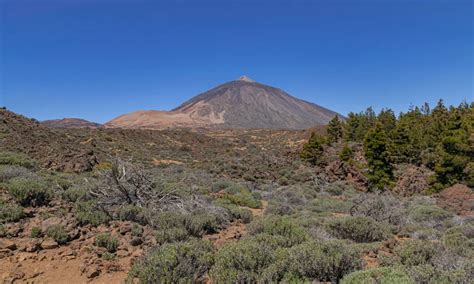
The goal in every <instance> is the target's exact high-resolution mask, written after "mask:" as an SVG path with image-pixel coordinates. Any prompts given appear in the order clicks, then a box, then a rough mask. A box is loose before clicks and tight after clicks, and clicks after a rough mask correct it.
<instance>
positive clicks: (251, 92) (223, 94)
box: [105, 76, 342, 129]
mask: <svg viewBox="0 0 474 284" xmlns="http://www.w3.org/2000/svg"><path fill="white" fill-rule="evenodd" d="M336 115H338V114H337V113H336V112H334V111H331V110H328V109H326V108H323V107H321V106H318V105H316V104H313V103H310V102H306V101H303V100H300V99H297V98H295V97H292V96H290V95H289V94H287V93H285V92H284V91H282V90H280V89H278V88H274V87H270V86H267V85H264V84H260V83H257V82H255V81H253V80H251V79H249V78H248V77H245V76H243V77H241V78H240V79H239V80H236V81H231V82H227V83H224V84H222V85H219V86H217V87H215V88H213V89H211V90H209V91H207V92H204V93H202V94H200V95H198V96H196V97H194V98H192V99H191V100H189V101H187V102H185V103H183V104H182V105H181V106H179V107H178V108H176V109H174V110H172V111H157V110H140V111H136V112H133V113H129V114H124V115H121V116H119V117H117V118H115V119H112V120H111V121H109V122H107V123H106V124H105V126H106V127H110V128H115V127H117V128H146V129H164V128H167V127H211V128H216V127H218V128H246V129H255V128H269V129H306V128H309V127H313V126H316V125H325V124H327V123H328V122H329V121H330V120H331V119H332V118H333V117H334V116H336ZM339 116H340V115H339ZM340 117H342V116H340Z"/></svg>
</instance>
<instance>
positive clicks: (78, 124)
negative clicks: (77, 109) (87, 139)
mask: <svg viewBox="0 0 474 284" xmlns="http://www.w3.org/2000/svg"><path fill="white" fill-rule="evenodd" d="M41 124H42V125H44V126H46V127H49V128H99V127H102V125H101V124H99V123H95V122H90V121H87V120H85V119H80V118H63V119H51V120H45V121H42V122H41Z"/></svg>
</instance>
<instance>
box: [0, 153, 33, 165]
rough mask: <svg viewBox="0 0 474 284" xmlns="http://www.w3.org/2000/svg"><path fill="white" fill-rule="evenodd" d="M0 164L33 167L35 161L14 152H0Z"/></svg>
mask: <svg viewBox="0 0 474 284" xmlns="http://www.w3.org/2000/svg"><path fill="white" fill-rule="evenodd" d="M0 165H14V166H21V167H24V168H33V167H34V166H35V163H34V161H33V160H31V159H30V158H29V157H28V156H27V155H25V154H22V153H14V152H0Z"/></svg>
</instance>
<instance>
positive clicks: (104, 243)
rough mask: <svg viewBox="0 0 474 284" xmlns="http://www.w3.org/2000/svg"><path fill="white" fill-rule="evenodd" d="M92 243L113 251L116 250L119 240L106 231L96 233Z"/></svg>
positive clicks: (110, 251)
mask: <svg viewBox="0 0 474 284" xmlns="http://www.w3.org/2000/svg"><path fill="white" fill-rule="evenodd" d="M94 244H95V245H96V246H98V247H102V248H105V249H107V251H108V252H109V253H114V252H115V251H117V248H118V246H119V241H118V239H117V238H115V237H113V236H111V235H110V234H108V233H105V234H99V235H97V236H96V237H95V242H94Z"/></svg>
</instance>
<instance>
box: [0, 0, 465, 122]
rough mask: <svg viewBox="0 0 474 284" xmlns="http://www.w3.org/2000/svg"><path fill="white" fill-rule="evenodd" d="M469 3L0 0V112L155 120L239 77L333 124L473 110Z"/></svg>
mask: <svg viewBox="0 0 474 284" xmlns="http://www.w3.org/2000/svg"><path fill="white" fill-rule="evenodd" d="M473 2H474V1H471V0H466V1H462V0H418V1H417V0H371V1H367V0H366V1H363V0H346V1H342V0H324V1H323V0H321V1H318V0H314V1H301V0H294V1H278V0H272V1H258V0H257V1H250V0H233V1H226V0H220V1H217V0H215V1H198V0H189V1H184V0H182V1H160V0H155V1H152V0H149V1H143V0H133V1H132V0H128V1H125V0H120V1H119V0H96V1H93V0H49V1H46V0H0V9H1V11H0V12H1V14H0V35H1V42H0V55H1V58H0V105H4V106H6V107H7V108H9V109H11V110H13V111H15V112H19V113H21V114H24V115H26V116H29V117H34V118H37V119H39V120H44V119H51V118H63V117H80V118H85V119H88V120H92V121H97V122H106V121H108V120H110V119H112V118H113V117H115V116H117V115H120V114H123V113H127V112H131V111H135V110H138V109H161V110H167V109H172V108H174V107H176V106H178V105H179V104H180V103H182V102H184V101H185V100H187V99H189V98H191V97H193V96H195V95H197V94H198V93H201V92H203V91H206V90H207V89H209V88H211V87H214V86H216V85H218V84H220V83H223V82H226V81H230V80H234V79H236V78H238V77H239V76H240V75H243V74H245V75H248V76H249V77H251V78H253V79H254V80H256V81H258V82H261V83H264V84H269V85H272V86H275V87H279V88H281V89H283V90H285V91H287V92H288V93H290V94H291V95H293V96H296V97H299V98H302V99H305V100H308V101H311V102H314V103H317V104H320V105H322V106H325V107H328V108H330V109H333V110H335V111H338V112H340V113H342V114H347V113H348V112H349V111H361V110H363V109H365V108H366V107H367V106H373V107H374V109H376V110H379V109H380V108H382V107H390V108H392V109H394V110H395V111H396V112H399V111H401V110H406V109H407V108H408V107H409V106H410V105H411V104H415V105H421V104H422V103H423V102H425V101H427V102H429V103H431V104H434V103H435V102H436V101H437V100H438V99H440V98H442V99H444V100H445V101H446V103H447V104H459V103H460V102H461V101H463V100H466V101H468V102H470V101H473V100H474V94H473V80H474V78H473V66H474V51H473V18H474V16H473Z"/></svg>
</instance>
